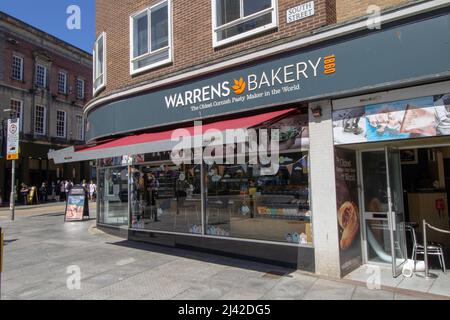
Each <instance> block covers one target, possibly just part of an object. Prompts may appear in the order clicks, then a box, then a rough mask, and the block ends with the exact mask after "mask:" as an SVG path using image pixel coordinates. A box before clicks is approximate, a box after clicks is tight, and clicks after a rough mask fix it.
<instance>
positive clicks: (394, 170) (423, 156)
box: [358, 143, 450, 277]
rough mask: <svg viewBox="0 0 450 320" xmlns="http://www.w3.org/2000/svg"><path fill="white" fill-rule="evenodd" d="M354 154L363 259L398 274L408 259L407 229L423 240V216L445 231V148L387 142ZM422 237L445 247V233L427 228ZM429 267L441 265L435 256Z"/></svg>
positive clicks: (448, 156) (448, 241)
mask: <svg viewBox="0 0 450 320" xmlns="http://www.w3.org/2000/svg"><path fill="white" fill-rule="evenodd" d="M358 153H359V172H360V185H361V189H360V191H361V193H360V194H361V196H360V200H361V201H360V202H361V204H360V205H361V207H360V208H361V220H362V226H361V227H362V237H363V245H362V250H363V257H364V262H365V263H368V264H384V265H386V264H389V265H392V272H393V276H394V277H397V276H399V275H400V274H401V269H402V266H403V264H404V263H405V262H406V261H407V259H411V257H412V245H413V244H412V241H413V236H412V230H414V232H415V234H416V236H417V238H418V240H419V243H422V242H421V238H422V228H421V226H422V221H423V220H426V221H427V222H428V223H430V224H431V225H433V226H435V227H438V228H441V229H444V230H448V229H449V224H450V220H449V215H448V195H449V194H450V190H449V189H450V188H449V187H450V185H449V183H448V175H449V172H448V168H447V166H448V162H449V159H450V147H449V146H447V145H438V146H436V145H435V146H429V147H425V146H423V145H421V146H418V145H417V146H414V145H411V146H408V147H407V148H406V147H401V149H400V148H399V146H398V145H396V144H395V143H391V144H390V145H389V146H384V147H382V148H377V149H366V150H359V152H358ZM427 236H428V239H430V240H431V241H432V242H436V243H438V244H440V245H441V246H442V247H443V248H444V250H446V249H447V250H448V248H449V245H450V239H448V235H443V234H438V233H433V232H431V231H430V233H429V234H428V233H427ZM419 259H423V257H419ZM447 264H448V257H447ZM434 265H435V267H437V268H439V267H442V266H441V265H440V261H439V260H436V261H434Z"/></svg>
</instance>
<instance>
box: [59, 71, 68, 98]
mask: <svg viewBox="0 0 450 320" xmlns="http://www.w3.org/2000/svg"><path fill="white" fill-rule="evenodd" d="M58 92H59V93H62V94H66V93H67V73H66V72H63V71H60V72H59V73H58Z"/></svg>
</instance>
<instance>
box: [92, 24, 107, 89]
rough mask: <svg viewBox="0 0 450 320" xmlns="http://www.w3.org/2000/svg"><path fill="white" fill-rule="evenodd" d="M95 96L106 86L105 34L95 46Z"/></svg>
mask: <svg viewBox="0 0 450 320" xmlns="http://www.w3.org/2000/svg"><path fill="white" fill-rule="evenodd" d="M93 59H94V61H93V75H94V95H95V94H96V93H97V92H98V91H99V90H100V89H102V88H104V87H105V85H106V67H105V66H106V34H105V33H104V32H103V33H101V34H100V36H99V37H98V38H97V41H95V44H94V54H93Z"/></svg>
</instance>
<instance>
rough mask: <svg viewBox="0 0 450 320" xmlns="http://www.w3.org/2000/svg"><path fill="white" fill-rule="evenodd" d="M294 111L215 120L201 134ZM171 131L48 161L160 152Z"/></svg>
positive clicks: (72, 150)
mask: <svg viewBox="0 0 450 320" xmlns="http://www.w3.org/2000/svg"><path fill="white" fill-rule="evenodd" d="M294 110H296V109H287V110H282V111H274V112H268V113H264V114H258V115H254V116H249V117H243V118H236V119H230V120H224V121H217V122H213V123H208V124H204V125H202V127H201V129H202V131H201V134H204V133H205V132H207V131H208V130H212V129H214V130H219V131H226V130H231V129H249V128H252V127H255V126H258V125H260V124H262V123H264V122H266V121H270V120H274V119H276V118H279V117H281V116H284V115H287V114H288V113H291V112H292V111H294ZM182 129H183V130H187V131H188V132H189V134H190V135H191V136H192V137H194V136H195V134H198V130H199V128H198V127H197V128H196V127H194V126H192V127H187V128H182ZM175 130H177V129H174V130H168V131H162V132H154V133H142V134H136V135H131V136H127V137H123V138H117V139H112V140H108V141H106V142H103V143H99V144H97V145H95V146H92V145H91V146H89V145H85V146H78V147H69V148H66V149H62V150H58V151H53V152H50V153H49V154H48V157H49V159H53V160H54V162H55V163H56V164H60V163H69V162H78V161H87V160H95V159H103V158H114V157H121V156H124V155H138V154H145V153H152V152H162V151H169V150H172V149H173V148H174V147H175V146H176V145H177V144H178V143H179V141H172V134H173V133H174V131H175Z"/></svg>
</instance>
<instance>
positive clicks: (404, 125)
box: [333, 94, 450, 145]
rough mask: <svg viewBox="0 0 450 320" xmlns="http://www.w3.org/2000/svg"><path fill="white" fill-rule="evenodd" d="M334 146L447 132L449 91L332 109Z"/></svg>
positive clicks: (449, 133) (428, 135)
mask: <svg viewBox="0 0 450 320" xmlns="http://www.w3.org/2000/svg"><path fill="white" fill-rule="evenodd" d="M333 131H334V143H335V144H336V145H342V144H353V143H362V142H376V141H386V140H401V139H409V138H423V137H436V136H444V135H450V94H445V95H439V96H428V97H422V98H416V99H410V100H402V101H395V102H388V103H381V104H373V105H367V106H363V107H359V108H352V109H345V110H338V111H335V112H333Z"/></svg>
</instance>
